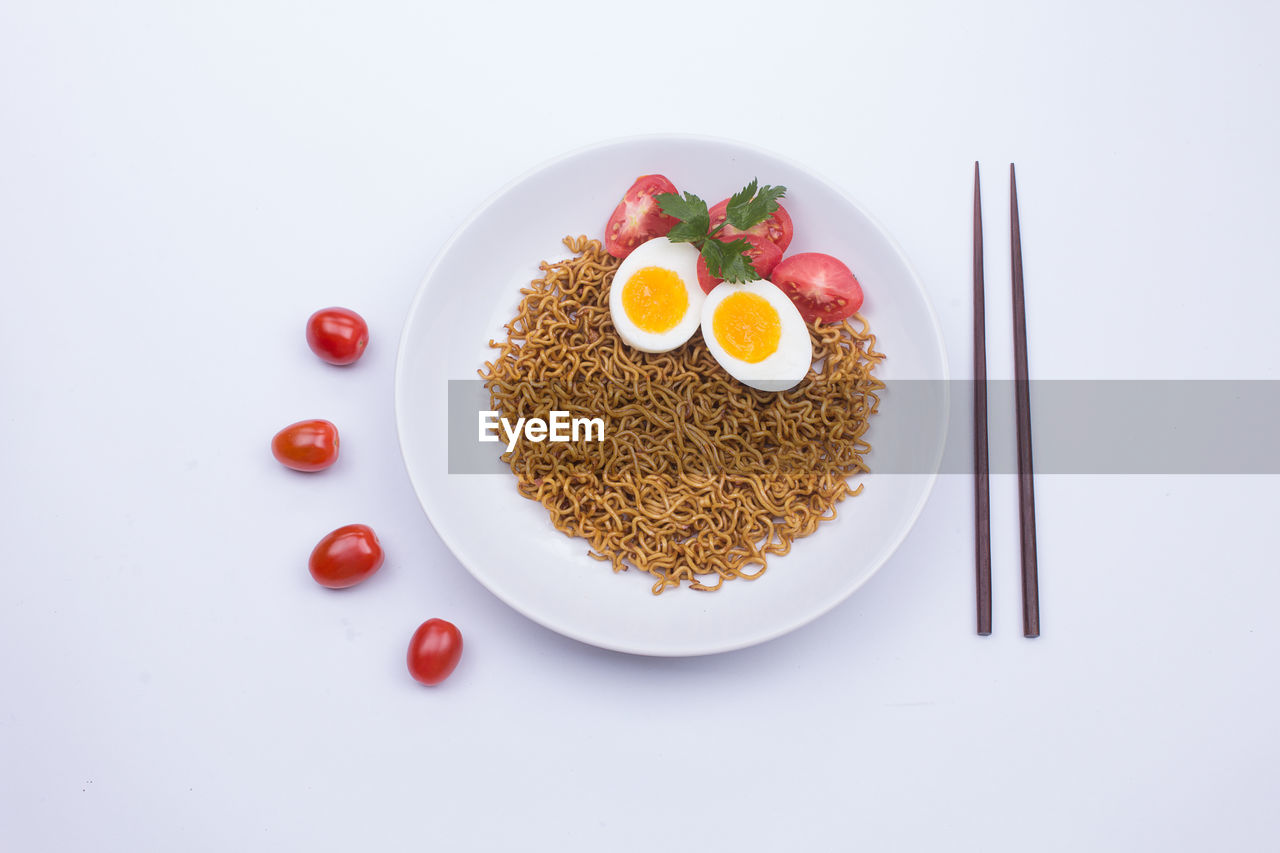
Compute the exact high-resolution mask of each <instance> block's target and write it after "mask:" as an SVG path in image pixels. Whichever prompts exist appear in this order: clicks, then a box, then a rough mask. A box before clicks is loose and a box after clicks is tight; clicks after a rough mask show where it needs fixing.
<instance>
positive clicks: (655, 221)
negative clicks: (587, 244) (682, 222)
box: [604, 175, 679, 259]
mask: <svg viewBox="0 0 1280 853" xmlns="http://www.w3.org/2000/svg"><path fill="white" fill-rule="evenodd" d="M675 191H676V185H675V184H673V183H671V182H670V181H668V180H667V179H666V178H665V177H663V176H662V175H641V176H640V177H638V178H636V182H635V183H634V184H632V185H631V189H629V190H627V192H626V195H624V196H623V197H622V201H620V202H618V206H617V207H615V208H614V209H613V215H612V216H610V217H609V223H608V224H607V225H606V226H605V229H604V248H605V251H606V252H608V253H609V254H611V255H613V256H614V257H615V258H618V259H622V258H625V257H626V256H627V255H629V254H631V250H632V249H634V248H635V247H636V246H639V245H640V244H641V243H646V242H648V241H649V240H652V239H653V238H654V237H665V236H667V233H668V232H669V231H670V230H671V228H672V226H674V225H675V224H676V222H677V221H679V220H677V219H676V218H675V217H673V216H667V215H666V214H665V213H663V212H662V208H661V207H659V206H658V202H657V200H656V199H655V198H654V196H656V195H658V194H659V193H674V192H675Z"/></svg>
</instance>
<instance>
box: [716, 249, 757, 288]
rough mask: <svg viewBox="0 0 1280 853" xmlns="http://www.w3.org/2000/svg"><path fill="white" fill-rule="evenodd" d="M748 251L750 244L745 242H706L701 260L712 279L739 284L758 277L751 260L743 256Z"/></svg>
mask: <svg viewBox="0 0 1280 853" xmlns="http://www.w3.org/2000/svg"><path fill="white" fill-rule="evenodd" d="M750 249H751V244H750V243H748V242H747V241H746V240H733V241H731V242H729V243H721V242H718V241H716V240H708V241H707V242H706V243H704V244H703V246H702V259H703V260H704V261H706V262H707V272H709V273H711V275H713V276H714V277H716V278H720V279H724V280H725V281H728V282H731V283H733V284H741V283H743V282H746V281H754V280H755V279H757V278H759V277H760V275H759V274H758V273H757V272H756V269H755V267H754V266H752V265H751V259H750V258H749V257H747V256H746V255H745V254H743V252H746V251H748V250H750Z"/></svg>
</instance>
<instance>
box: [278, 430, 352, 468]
mask: <svg viewBox="0 0 1280 853" xmlns="http://www.w3.org/2000/svg"><path fill="white" fill-rule="evenodd" d="M271 452H272V454H274V455H275V457H276V459H277V460H278V461H279V462H280V464H281V465H283V466H285V467H286V468H292V469H293V470H295V471H323V470H324V469H325V468H328V467H329V466H330V465H332V464H333V463H334V462H337V461H338V428H337V427H336V426H334V425H333V424H331V423H330V422H329V421H322V420H312V421H298V422H297V423H296V424H289V426H287V427H285V428H284V429H282V430H280V431H279V432H278V433H276V435H275V438H273V439H271Z"/></svg>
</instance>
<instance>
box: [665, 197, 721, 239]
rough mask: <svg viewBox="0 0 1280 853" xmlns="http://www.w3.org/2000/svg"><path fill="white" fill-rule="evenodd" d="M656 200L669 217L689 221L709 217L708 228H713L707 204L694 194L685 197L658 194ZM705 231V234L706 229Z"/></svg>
mask: <svg viewBox="0 0 1280 853" xmlns="http://www.w3.org/2000/svg"><path fill="white" fill-rule="evenodd" d="M654 198H655V199H657V201H658V206H659V207H661V208H662V212H663V213H665V214H666V215H667V216H674V217H675V218H676V219H681V220H686V221H687V220H689V219H693V218H695V217H697V216H699V215H701V216H705V217H707V220H708V222H707V227H708V228H709V227H711V223H710V219H711V217H710V216H709V215H708V214H707V203H706V202H705V201H703V200H702V199H700V198H698V197H697V196H696V195H694V194H693V193H685V194H684V195H683V196H681V195H680V194H679V193H658V194H657V195H656V196H654ZM703 231H704V233H705V231H706V229H703Z"/></svg>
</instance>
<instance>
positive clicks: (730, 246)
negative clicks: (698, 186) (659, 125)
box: [655, 178, 787, 284]
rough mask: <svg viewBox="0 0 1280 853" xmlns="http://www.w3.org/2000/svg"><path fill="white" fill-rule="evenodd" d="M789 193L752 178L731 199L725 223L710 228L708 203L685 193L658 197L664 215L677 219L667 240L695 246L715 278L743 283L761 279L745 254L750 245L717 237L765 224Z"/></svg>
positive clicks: (784, 188) (785, 189) (743, 241)
mask: <svg viewBox="0 0 1280 853" xmlns="http://www.w3.org/2000/svg"><path fill="white" fill-rule="evenodd" d="M786 192H787V188H786V187H771V186H768V185H765V186H763V187H762V186H759V185H758V183H757V181H756V179H755V178H752V179H751V183H749V184H747V185H746V186H745V187H743V188H742V189H741V190H740V191H738V192H736V193H734V194H733V195H732V196H730V198H729V204H728V208H727V210H726V211H725V221H724V222H721V223H720V224H719V225H717V226H716V227H715V228H712V227H711V214H710V213H709V212H708V211H707V203H706V202H705V201H703V200H702V199H700V198H698V197H697V196H696V195H694V194H693V193H690V192H686V193H684V194H683V195H680V194H679V193H659V194H658V195H657V196H655V198H656V199H657V201H658V205H659V206H660V207H661V208H662V212H663V213H665V214H667V215H668V216H671V217H674V218H676V219H678V220H680V221H679V222H677V223H676V224H675V226H674V227H672V229H671V232H670V233H669V234H667V239H668V240H670V241H671V242H673V243H692V244H693V245H694V246H695V247H696V248H697V250H698V252H699V253H701V255H702V259H703V260H704V261H706V263H707V271H708V272H710V273H711V274H712V275H713V276H715V277H716V278H720V279H724V280H725V281H728V282H733V283H734V284H741V283H743V282H747V281H753V280H754V279H758V278H760V274H759V273H757V272H756V269H755V267H754V266H752V265H751V259H750V258H749V257H747V255H746V253H747V252H748V251H750V250H751V244H750V243H748V242H747V241H746V240H743V239H742V238H738V239H736V240H730V241H728V242H721V241H719V240H717V239H716V235H717V234H719V233H720V232H721V231H722V230H724V227H725V225H732V226H733V227H734V228H736V229H738V230H739V231H747V230H749V229H751V228H754V227H755V226H757V225H759V224H760V223H761V222H764V221H765V220H766V219H768V218H769V217H770V216H772V215H773V214H774V213H775V212H776V211H777V209H778V199H780V198H782V197H783V196H784V195H785V194H786Z"/></svg>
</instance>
